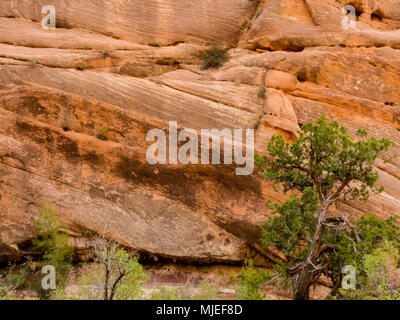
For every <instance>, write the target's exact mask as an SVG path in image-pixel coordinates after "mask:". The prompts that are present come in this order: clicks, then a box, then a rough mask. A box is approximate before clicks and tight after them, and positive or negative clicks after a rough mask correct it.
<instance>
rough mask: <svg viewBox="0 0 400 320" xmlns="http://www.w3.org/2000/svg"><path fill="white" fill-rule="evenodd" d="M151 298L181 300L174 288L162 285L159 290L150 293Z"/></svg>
mask: <svg viewBox="0 0 400 320" xmlns="http://www.w3.org/2000/svg"><path fill="white" fill-rule="evenodd" d="M151 300H182V299H181V298H180V297H179V294H178V293H177V292H176V290H175V289H169V290H168V289H167V288H165V286H162V287H161V289H160V290H155V291H153V292H152V293H151Z"/></svg>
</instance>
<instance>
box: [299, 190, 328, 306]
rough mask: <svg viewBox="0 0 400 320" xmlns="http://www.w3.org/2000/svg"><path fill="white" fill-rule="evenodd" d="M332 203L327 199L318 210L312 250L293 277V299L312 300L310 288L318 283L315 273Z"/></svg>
mask: <svg viewBox="0 0 400 320" xmlns="http://www.w3.org/2000/svg"><path fill="white" fill-rule="evenodd" d="M330 204H331V202H330V201H329V198H328V199H326V200H325V201H324V202H323V203H322V205H321V206H320V208H319V209H318V221H317V226H316V228H315V233H314V237H313V239H312V243H311V247H310V250H309V252H308V254H307V258H306V261H304V263H303V266H302V267H301V268H300V269H299V271H297V273H296V274H295V275H294V276H293V277H292V279H293V299H294V300H308V299H309V298H310V296H309V295H310V287H311V285H312V284H313V283H314V281H316V280H317V279H316V278H315V276H314V275H315V273H316V272H317V271H318V267H317V264H318V257H319V254H320V249H321V241H322V236H323V235H324V222H325V218H326V212H327V211H328V208H329V205H330Z"/></svg>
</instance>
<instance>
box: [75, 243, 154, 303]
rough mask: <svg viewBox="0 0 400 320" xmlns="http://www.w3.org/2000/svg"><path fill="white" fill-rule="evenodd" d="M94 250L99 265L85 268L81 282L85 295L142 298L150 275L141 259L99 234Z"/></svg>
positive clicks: (111, 297)
mask: <svg viewBox="0 0 400 320" xmlns="http://www.w3.org/2000/svg"><path fill="white" fill-rule="evenodd" d="M92 250H93V255H94V260H95V262H97V264H96V268H94V269H92V270H90V271H89V272H86V273H85V274H84V275H83V276H81V277H80V278H79V279H78V282H79V283H80V284H82V285H84V286H85V288H86V297H85V298H86V299H87V298H91V299H104V300H138V299H141V298H143V295H144V292H143V290H142V287H143V285H144V284H145V282H146V280H147V275H146V274H145V273H144V272H143V268H142V266H141V265H140V264H139V262H138V257H131V256H130V255H129V254H128V253H127V252H126V251H125V250H124V249H122V248H121V247H120V246H119V245H118V244H116V243H114V242H113V241H111V240H107V239H105V238H104V237H98V238H97V239H94V240H93V244H92Z"/></svg>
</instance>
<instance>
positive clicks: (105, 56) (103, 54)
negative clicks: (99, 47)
mask: <svg viewBox="0 0 400 320" xmlns="http://www.w3.org/2000/svg"><path fill="white" fill-rule="evenodd" d="M110 54H111V51H110V50H109V49H104V50H103V51H102V52H101V55H102V57H103V58H107V57H109V56H110Z"/></svg>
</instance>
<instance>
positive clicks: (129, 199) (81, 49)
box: [0, 0, 400, 264]
mask: <svg viewBox="0 0 400 320" xmlns="http://www.w3.org/2000/svg"><path fill="white" fill-rule="evenodd" d="M48 2H51V3H48ZM47 4H52V5H53V6H54V7H55V8H56V12H57V28H56V29H55V30H46V29H43V28H42V26H41V20H42V18H43V16H44V15H43V14H42V12H41V9H42V7H43V6H44V5H47ZM348 4H350V2H348V1H344V0H336V1H335V0H323V1H316V0H264V1H256V0H213V1H211V0H199V1H186V0H118V1H117V0H89V1H82V0H69V1H63V0H53V1H45V0H39V1H33V0H18V1H17V0H2V1H1V2H0V256H1V257H3V258H4V257H7V256H10V255H17V254H18V252H21V251H23V250H24V249H23V248H24V243H25V242H26V241H28V240H29V239H30V238H31V237H32V236H33V235H34V231H33V228H32V225H31V221H32V218H34V217H35V216H36V214H37V211H38V210H37V209H38V205H39V204H40V203H41V202H42V201H43V202H45V203H48V204H51V205H52V206H53V207H54V208H55V209H56V210H57V212H58V214H59V216H60V218H61V220H62V221H63V223H64V224H65V226H66V230H67V231H68V232H69V233H70V234H71V235H72V236H73V240H74V246H75V247H76V248H77V249H83V248H84V247H85V243H84V241H82V239H81V236H82V232H83V231H84V230H85V229H88V230H92V231H95V232H107V233H108V234H110V235H112V236H113V237H114V238H115V239H116V240H117V241H119V242H120V243H122V244H124V245H126V246H127V247H131V248H136V249H139V250H140V251H141V252H143V253H147V254H148V255H149V256H153V257H166V258H171V259H181V260H186V261H191V262H229V263H237V262H240V261H242V260H243V259H244V258H245V257H246V256H252V257H253V258H256V261H257V263H259V264H264V263H266V261H267V260H266V259H265V257H268V256H270V254H269V253H268V252H261V251H260V250H259V249H258V245H257V242H258V239H259V237H260V225H261V224H262V223H263V221H264V220H265V218H266V217H267V215H268V211H267V209H266V207H265V202H266V200H267V199H272V200H279V199H282V195H280V194H277V193H275V192H273V191H272V189H271V188H270V187H269V186H268V185H266V184H265V183H264V182H261V181H260V180H259V179H258V177H257V173H254V174H253V175H252V176H236V175H235V168H234V166H230V165H215V166H212V165H167V166H166V165H155V166H152V165H150V164H148V163H147V162H146V159H145V154H146V149H147V148H148V146H149V145H150V144H151V143H150V142H147V141H146V133H147V132H148V131H149V130H150V129H152V128H162V129H167V127H168V122H169V121H177V123H178V125H179V127H180V128H193V129H195V130H200V129H207V128H209V129H213V128H216V129H223V128H228V129H232V130H233V129H248V128H252V129H255V130H256V151H257V152H263V151H264V149H265V145H266V142H267V141H268V139H269V138H270V137H271V135H272V134H274V133H281V134H283V135H284V136H285V137H286V138H287V139H294V138H295V137H296V132H297V130H298V129H299V125H300V124H302V123H305V122H307V121H310V120H315V119H316V118H317V117H318V116H320V115H325V116H326V117H327V118H329V119H338V120H340V121H341V122H342V123H344V124H346V125H347V126H348V127H349V129H350V131H351V132H354V131H355V130H357V128H359V127H364V128H366V129H367V130H368V131H369V133H370V134H372V135H374V136H376V137H387V138H389V139H391V140H393V141H395V142H396V143H398V144H399V143H400V132H399V130H400V121H399V116H400V91H399V85H400V0H392V1H385V0H373V1H367V0H356V1H352V2H351V4H352V5H353V6H354V7H355V9H356V16H357V24H356V29H351V30H345V29H344V28H343V26H342V19H343V14H342V8H343V7H344V6H345V5H348ZM213 42H218V43H221V44H223V45H226V46H228V47H229V48H230V50H229V54H230V56H231V59H230V60H229V61H228V62H227V63H226V64H225V65H224V66H223V67H222V68H220V69H218V70H202V68H201V61H200V59H199V53H200V52H201V51H202V50H204V49H205V48H206V47H207V45H209V44H210V43H213ZM106 49H107V50H109V54H104V50H106ZM107 52H108V51H107ZM78 69H80V70H78ZM260 86H265V87H266V88H267V90H266V98H260V97H259V95H258V90H259V87H260ZM103 128H107V129H108V130H107V134H106V135H107V137H106V138H107V139H103V140H102V139H98V137H97V136H98V135H99V133H100V132H102V130H103ZM104 140H106V141H104ZM395 149H396V150H395V151H397V153H398V154H399V151H400V150H399V147H396V148H395ZM399 167H400V160H399V159H395V160H394V161H392V162H391V163H383V161H381V162H379V163H378V165H377V170H378V171H379V174H380V177H381V178H380V183H381V184H382V185H383V186H384V187H385V192H384V193H382V194H381V195H379V196H375V197H372V198H371V200H370V201H369V202H368V203H365V204H364V203H359V202H357V203H352V202H350V203H346V204H345V205H342V206H341V207H340V208H336V210H340V211H341V212H343V213H345V214H347V215H349V216H350V217H352V218H356V217H358V216H359V215H360V214H362V213H363V212H373V213H375V214H377V215H379V216H381V217H387V216H390V215H399V209H398V208H399V205H400V168H399Z"/></svg>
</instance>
